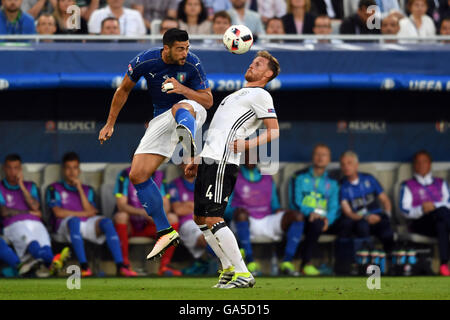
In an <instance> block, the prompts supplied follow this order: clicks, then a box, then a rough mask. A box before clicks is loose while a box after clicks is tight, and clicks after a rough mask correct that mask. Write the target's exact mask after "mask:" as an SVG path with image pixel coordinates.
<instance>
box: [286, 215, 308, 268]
mask: <svg viewBox="0 0 450 320" xmlns="http://www.w3.org/2000/svg"><path fill="white" fill-rule="evenodd" d="M303 226H304V222H303V221H296V222H293V223H292V224H291V225H290V226H289V229H288V231H287V233H286V239H287V243H286V248H285V251H284V259H283V261H292V259H293V258H294V255H295V252H296V251H297V247H298V244H299V243H300V240H301V239H302V234H303Z"/></svg>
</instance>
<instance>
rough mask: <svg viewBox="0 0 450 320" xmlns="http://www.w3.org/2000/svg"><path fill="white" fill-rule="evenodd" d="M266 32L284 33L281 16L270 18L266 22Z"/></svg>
mask: <svg viewBox="0 0 450 320" xmlns="http://www.w3.org/2000/svg"><path fill="white" fill-rule="evenodd" d="M266 34H286V32H284V25H283V20H281V18H270V19H269V20H267V24H266Z"/></svg>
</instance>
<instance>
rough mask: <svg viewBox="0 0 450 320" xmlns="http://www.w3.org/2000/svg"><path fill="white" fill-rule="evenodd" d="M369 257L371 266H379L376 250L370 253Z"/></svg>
mask: <svg viewBox="0 0 450 320" xmlns="http://www.w3.org/2000/svg"><path fill="white" fill-rule="evenodd" d="M370 257H371V258H372V259H371V260H372V264H374V265H376V266H379V265H380V256H379V253H378V251H377V250H374V251H372V252H371V253H370Z"/></svg>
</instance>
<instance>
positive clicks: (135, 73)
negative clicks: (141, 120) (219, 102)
mask: <svg viewBox="0 0 450 320" xmlns="http://www.w3.org/2000/svg"><path fill="white" fill-rule="evenodd" d="M161 52H162V48H154V49H149V50H147V51H144V52H141V53H139V54H138V55H137V56H136V57H135V58H133V60H131V61H130V63H129V65H128V70H127V74H128V77H130V79H131V80H132V81H133V82H138V81H139V79H140V78H141V77H144V78H145V80H146V81H147V90H148V93H149V94H150V96H151V98H152V101H153V107H154V116H155V117H156V116H158V115H160V114H161V113H163V112H165V111H167V110H169V109H170V108H171V107H172V106H173V105H174V104H175V103H177V102H178V101H180V100H183V99H185V97H184V96H182V95H179V94H175V93H171V94H168V93H166V92H162V91H161V86H162V84H163V82H164V81H166V79H169V78H172V77H173V78H175V79H177V81H178V82H180V83H181V84H183V85H185V86H186V87H188V88H191V89H192V90H196V91H197V90H201V89H207V88H209V83H208V80H207V79H206V75H205V72H204V71H203V67H202V65H201V62H200V59H199V58H198V57H197V56H196V55H195V54H193V53H191V52H189V53H188V55H187V58H186V62H185V64H184V65H182V66H181V65H178V64H167V63H165V62H164V61H163V59H162V57H161Z"/></svg>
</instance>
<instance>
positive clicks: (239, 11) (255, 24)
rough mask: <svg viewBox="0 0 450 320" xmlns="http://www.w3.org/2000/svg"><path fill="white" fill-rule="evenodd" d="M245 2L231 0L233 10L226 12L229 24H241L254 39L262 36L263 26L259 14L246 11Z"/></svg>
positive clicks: (242, 0) (245, 0) (244, 0)
mask: <svg viewBox="0 0 450 320" xmlns="http://www.w3.org/2000/svg"><path fill="white" fill-rule="evenodd" d="M246 2H247V0H231V5H232V6H233V8H231V9H230V10H228V14H229V15H230V17H231V24H243V25H245V26H247V27H248V28H249V29H250V30H251V31H252V33H253V35H254V36H255V37H258V35H259V34H264V26H263V24H262V21H261V16H260V15H259V13H257V12H255V11H253V10H250V9H247V8H246V7H245V3H246Z"/></svg>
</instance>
